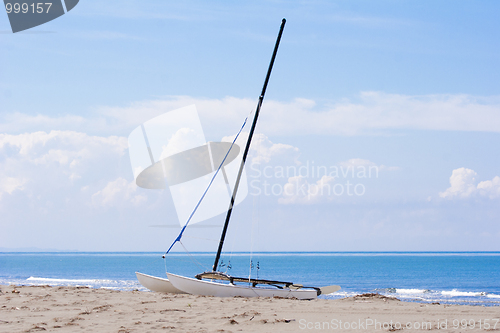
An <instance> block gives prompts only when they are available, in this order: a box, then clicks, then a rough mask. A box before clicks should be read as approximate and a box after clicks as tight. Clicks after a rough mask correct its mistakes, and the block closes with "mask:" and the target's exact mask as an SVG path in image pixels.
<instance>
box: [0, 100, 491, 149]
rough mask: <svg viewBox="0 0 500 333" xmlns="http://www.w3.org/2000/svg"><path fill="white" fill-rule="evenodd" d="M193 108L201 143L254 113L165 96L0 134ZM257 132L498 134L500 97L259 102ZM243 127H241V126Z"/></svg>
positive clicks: (136, 119)
mask: <svg viewBox="0 0 500 333" xmlns="http://www.w3.org/2000/svg"><path fill="white" fill-rule="evenodd" d="M191 104H195V105H196V107H197V109H198V112H199V115H200V118H201V120H202V124H203V127H204V131H205V134H206V135H207V138H209V139H210V138H215V137H217V138H218V137H220V136H221V134H222V135H224V134H225V133H235V132H236V131H237V130H238V129H239V126H240V125H241V123H242V121H243V119H244V118H245V117H246V116H247V115H248V113H249V112H250V111H253V110H254V109H255V106H256V104H257V100H256V99H251V98H236V97H225V98H222V99H208V98H196V97H191V96H168V97H165V98H163V99H158V100H150V101H139V102H135V103H132V104H130V105H129V106H126V107H115V106H100V107H96V108H95V109H94V110H93V111H94V112H93V113H92V116H91V117H89V118H83V117H79V116H73V115H66V116H63V117H48V116H44V115H37V116H31V115H25V114H19V113H15V114H8V115H4V116H3V119H2V121H1V122H0V123H1V124H2V125H0V132H6V133H19V132H22V131H32V130H33V129H34V128H36V129H38V130H39V129H44V130H49V129H59V130H79V131H85V132H86V133H93V134H99V135H109V134H110V133H114V134H116V133H120V135H123V136H126V135H128V133H129V132H130V130H131V129H133V128H135V127H136V126H137V125H138V124H141V123H143V122H145V121H147V120H149V119H151V118H153V117H155V116H158V115H160V114H163V113H165V112H168V111H172V110H175V109H178V108H181V107H184V106H186V105H191ZM260 117H261V120H260V121H259V129H260V130H261V131H262V132H263V133H266V134H267V135H270V136H277V135H294V136H297V135H311V134H314V135H317V134H319V135H367V134H368V135H380V134H384V133H388V132H390V131H393V130H409V129H417V130H444V131H483V132H500V98H499V97H498V96H493V97H480V96H471V95H449V94H442V95H424V96H414V95H400V94H387V93H383V92H362V93H360V94H359V96H357V98H355V99H352V100H347V99H345V100H342V101H338V102H334V103H330V104H328V103H325V104H321V105H318V103H316V101H313V100H309V99H303V98H296V99H293V100H291V101H288V102H283V101H275V100H266V101H265V102H264V104H263V106H262V112H261V116H260ZM250 123H251V121H249V122H248V127H247V128H249V125H250Z"/></svg>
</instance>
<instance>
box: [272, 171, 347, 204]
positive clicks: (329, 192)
mask: <svg viewBox="0 0 500 333" xmlns="http://www.w3.org/2000/svg"><path fill="white" fill-rule="evenodd" d="M339 185H340V184H339ZM340 186H342V185H340ZM335 189H336V188H335V185H334V178H333V177H329V176H323V177H321V179H320V180H318V181H317V182H315V183H309V182H308V181H307V178H305V177H302V176H295V177H290V178H289V179H288V182H287V183H286V184H285V186H284V187H283V194H282V197H281V198H279V199H278V203H280V204H284V205H288V204H316V203H321V202H326V201H331V200H332V199H333V198H334V196H335V195H341V194H340V189H336V190H337V192H336V191H335ZM342 192H343V189H342Z"/></svg>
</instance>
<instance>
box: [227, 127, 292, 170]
mask: <svg viewBox="0 0 500 333" xmlns="http://www.w3.org/2000/svg"><path fill="white" fill-rule="evenodd" d="M248 134H249V133H248V132H242V133H241V134H240V135H239V136H238V139H237V140H236V144H237V145H238V146H239V147H240V149H241V150H242V151H243V150H244V149H245V145H246V142H247V140H248ZM234 137H235V135H233V136H225V137H223V138H222V140H221V141H225V142H233V140H234ZM250 155H251V158H252V160H251V161H250V163H251V164H270V163H273V164H282V165H299V164H300V162H299V156H300V151H299V148H297V147H294V146H291V145H288V144H284V143H274V142H272V141H271V140H269V138H268V137H267V136H266V135H264V134H262V133H257V134H254V136H253V138H252V144H251V146H250Z"/></svg>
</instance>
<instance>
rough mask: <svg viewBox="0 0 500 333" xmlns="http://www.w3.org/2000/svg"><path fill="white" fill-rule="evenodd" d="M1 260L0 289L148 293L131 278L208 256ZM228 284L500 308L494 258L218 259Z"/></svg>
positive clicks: (203, 262)
mask: <svg viewBox="0 0 500 333" xmlns="http://www.w3.org/2000/svg"><path fill="white" fill-rule="evenodd" d="M161 255H162V254H161V253H123V252H120V253H94V252H92V253H0V284H15V285H51V286H66V285H68V286H89V287H91V288H109V289H117V290H134V289H139V290H143V291H147V290H146V289H145V288H144V287H142V286H141V285H140V284H139V283H138V282H137V280H136V278H135V272H136V271H140V272H143V273H146V274H151V275H156V276H160V277H165V276H166V275H165V270H166V269H168V270H169V271H171V272H173V273H178V274H183V275H186V276H194V275H195V274H197V273H200V272H202V271H205V270H211V265H212V262H213V259H214V254H212V253H193V254H190V255H186V254H170V255H168V256H167V259H165V260H164V259H162V258H161ZM222 264H223V266H222V269H221V270H223V271H227V272H228V273H229V274H231V275H233V276H242V277H248V276H249V275H250V274H251V276H252V277H259V278H263V279H272V280H282V281H290V282H294V283H301V284H303V285H305V286H306V285H312V286H324V285H331V284H337V285H340V286H341V287H342V289H341V290H340V291H339V292H336V293H334V294H330V295H322V296H320V297H321V298H326V299H337V298H343V297H349V296H354V295H357V294H362V293H373V292H375V293H380V294H383V295H386V296H394V297H397V298H399V299H401V300H404V301H412V302H439V303H442V304H443V303H448V304H470V305H482V306H500V252H460V253H452V252H450V253H427V252H426V253H414V252H408V253H378V252H374V253H366V252H363V253H253V254H252V255H250V254H248V253H236V254H235V253H233V254H232V255H224V256H223V257H222Z"/></svg>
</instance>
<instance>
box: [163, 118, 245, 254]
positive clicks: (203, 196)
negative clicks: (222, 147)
mask: <svg viewBox="0 0 500 333" xmlns="http://www.w3.org/2000/svg"><path fill="white" fill-rule="evenodd" d="M247 119H248V116H247V117H246V118H245V121H244V122H243V125H242V126H241V128H240V130H239V131H238V134H236V137H235V138H234V140H233V142H232V143H231V147H229V150H228V151H227V153H226V156H224V159H223V160H222V162H221V164H220V165H219V168H218V169H217V171H215V174H214V176H213V177H212V180H211V181H210V183H209V184H208V186H207V188H206V190H205V192H203V195H202V196H201V198H200V200H199V201H198V203H197V204H196V207H194V209H193V211H192V213H191V215H189V218H188V220H187V222H186V224H185V225H184V226H183V227H182V229H181V232H180V233H179V236H177V238H176V239H175V240H174V242H173V243H172V245H170V247H169V248H168V250H167V252H165V254H164V255H163V258H165V255H166V254H168V253H169V252H170V250H171V249H172V247H174V245H175V243H177V242H180V240H181V238H182V234H183V233H184V230H186V228H187V226H188V224H189V222H191V218H192V217H193V215H194V213H195V212H196V210H197V209H198V207H199V206H200V204H201V202H202V201H203V199H204V198H205V195H206V194H207V192H208V189H209V188H210V186H212V183H213V182H214V179H215V177H216V176H217V174H218V173H219V170H220V169H221V168H222V166H223V165H224V162H225V161H226V158H227V156H228V155H229V152H230V151H231V149H232V148H233V146H234V143H235V142H236V139H238V136H239V135H240V133H241V131H242V130H243V128H244V127H245V125H246V123H247Z"/></svg>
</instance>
